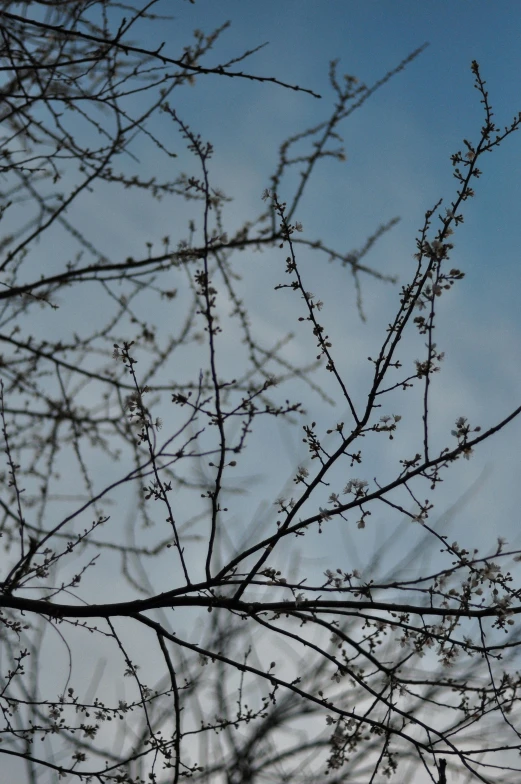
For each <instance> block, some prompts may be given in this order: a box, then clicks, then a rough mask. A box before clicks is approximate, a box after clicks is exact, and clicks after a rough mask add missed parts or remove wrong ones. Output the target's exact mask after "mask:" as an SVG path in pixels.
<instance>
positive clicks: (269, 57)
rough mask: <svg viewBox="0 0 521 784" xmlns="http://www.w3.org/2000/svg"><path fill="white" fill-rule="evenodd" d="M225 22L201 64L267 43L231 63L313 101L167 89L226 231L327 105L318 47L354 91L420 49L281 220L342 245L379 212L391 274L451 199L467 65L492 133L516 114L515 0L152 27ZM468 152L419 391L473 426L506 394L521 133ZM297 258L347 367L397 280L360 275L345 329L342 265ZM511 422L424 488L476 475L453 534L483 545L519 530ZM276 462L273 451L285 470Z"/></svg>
mask: <svg viewBox="0 0 521 784" xmlns="http://www.w3.org/2000/svg"><path fill="white" fill-rule="evenodd" d="M227 19H230V20H231V22H232V25H231V27H230V29H229V30H227V31H226V32H225V33H224V34H223V37H222V38H221V39H220V43H219V44H218V45H217V47H216V50H215V52H214V55H213V58H212V57H210V61H211V62H214V63H216V64H217V63H219V62H222V61H223V60H224V59H225V58H227V57H231V56H234V55H237V54H239V53H240V52H241V51H243V50H244V49H251V48H253V47H255V46H257V45H259V44H261V43H264V42H266V41H267V42H269V46H266V47H265V48H264V49H262V50H261V51H260V52H258V53H257V54H255V55H253V56H252V57H251V58H250V59H249V60H247V61H246V63H244V66H243V67H244V70H246V71H248V72H252V73H257V74H262V75H269V76H271V75H273V76H277V77H278V78H281V79H283V80H285V81H287V82H290V83H292V84H299V85H301V86H305V87H309V88H311V89H313V90H315V91H316V92H319V93H320V94H322V96H323V98H322V100H320V101H319V100H316V99H314V98H312V97H310V96H308V95H305V94H302V93H293V92H289V91H287V90H283V89H281V88H277V87H274V86H272V85H267V84H251V83H250V82H242V83H239V82H238V80H230V82H229V83H228V84H223V80H217V79H215V78H213V77H208V78H207V79H201V80H198V83H197V86H196V87H195V88H194V89H193V90H187V91H185V93H180V94H179V96H180V98H181V104H182V110H183V112H184V113H185V114H184V117H185V118H186V119H188V120H189V121H190V122H191V123H192V125H193V127H194V128H195V129H196V130H198V131H199V132H201V133H202V135H203V138H209V139H211V141H212V143H213V144H214V146H215V155H214V159H213V162H212V167H213V172H214V174H215V178H216V182H218V183H219V184H220V185H222V187H223V189H224V190H225V192H227V193H229V195H232V196H235V198H236V201H235V202H234V204H233V205H232V207H231V210H230V213H229V216H230V218H231V219H232V221H233V220H235V219H236V221H237V225H238V224H239V223H240V220H241V219H242V218H245V217H250V216H251V214H252V212H253V214H255V212H256V211H257V210H258V207H257V201H258V199H259V197H260V194H261V193H262V190H263V188H264V187H266V186H267V185H268V184H269V183H268V182H267V174H269V173H270V172H271V170H272V168H273V166H274V164H275V162H276V160H277V158H276V155H277V149H278V146H279V144H280V142H281V141H282V140H284V139H285V138H286V136H287V135H289V134H291V133H295V132H297V131H299V130H302V129H304V128H306V127H308V126H309V125H312V124H314V123H316V122H318V121H320V120H322V119H323V118H324V117H326V116H327V112H328V108H329V106H330V105H331V101H332V91H331V89H330V87H329V84H328V79H327V71H328V63H329V61H330V60H331V59H333V58H339V59H340V64H339V73H341V74H342V73H349V74H353V75H356V76H357V77H358V78H359V79H360V80H361V81H363V82H365V83H366V84H367V85H371V84H372V83H373V82H374V81H376V80H377V79H379V78H381V77H382V76H383V75H384V74H385V73H386V72H387V71H388V70H390V69H392V68H394V67H395V66H396V65H397V64H398V63H399V62H400V61H401V60H402V59H403V58H405V57H406V56H407V55H408V54H409V53H410V52H412V51H413V50H415V49H416V48H418V47H419V46H421V45H422V44H424V43H426V42H427V43H428V44H429V46H428V47H427V49H426V50H425V51H424V52H423V53H422V54H421V55H420V56H419V57H418V58H417V59H416V60H415V61H414V62H412V63H410V64H409V65H408V66H407V67H406V69H405V70H404V71H402V72H401V73H399V74H398V75H397V76H395V77H393V79H392V80H391V81H390V82H389V83H388V84H386V85H385V86H384V87H383V88H382V89H381V90H379V91H378V92H377V93H376V95H375V96H374V97H373V98H371V99H370V101H369V102H368V103H367V104H365V105H364V106H363V107H362V108H361V109H360V110H359V111H357V112H356V113H355V114H354V115H353V116H352V117H350V118H349V119H348V120H347V121H346V122H345V123H344V125H343V126H341V128H340V132H341V133H342V134H343V136H344V140H345V146H346V152H347V162H346V163H345V164H343V166H341V165H338V163H336V162H332V163H330V162H326V163H324V162H323V163H322V164H321V165H320V166H319V167H318V171H317V172H316V174H315V179H314V185H313V187H312V188H310V189H309V191H308V193H307V196H306V198H305V199H304V200H303V202H302V204H301V208H300V210H299V214H298V215H296V216H295V217H296V218H297V219H298V220H300V221H302V223H303V226H304V232H305V235H306V236H312V237H318V236H322V237H325V238H327V240H328V241H329V242H330V243H331V244H332V245H333V246H334V247H337V248H339V249H343V250H346V251H348V250H351V249H353V248H357V247H360V246H361V245H362V244H363V242H364V239H365V238H366V237H367V236H368V235H369V234H370V233H371V232H372V231H374V229H375V228H376V226H377V225H379V224H380V223H382V222H384V221H387V220H389V219H390V218H391V217H393V216H395V215H398V216H400V218H401V222H400V224H399V225H398V226H397V227H396V228H395V229H394V230H393V231H392V233H391V234H389V235H387V236H386V238H384V239H383V240H382V241H381V243H380V244H378V245H377V246H376V247H375V249H374V251H373V252H372V254H370V256H369V257H368V259H367V261H368V262H370V263H372V264H373V265H374V266H375V267H376V268H377V269H380V270H382V271H386V272H390V273H397V274H398V275H399V277H400V280H401V281H402V282H403V281H405V280H406V279H407V276H408V274H409V272H410V270H412V254H413V253H414V252H415V242H414V240H415V236H416V234H417V230H418V229H419V227H420V226H421V225H422V222H423V216H424V212H425V210H426V209H428V208H430V207H432V206H433V205H434V204H435V202H436V201H437V200H438V199H439V198H440V197H444V199H445V206H448V202H449V201H450V200H451V199H452V198H453V196H454V193H455V186H456V181H455V180H454V179H453V177H452V167H451V164H450V156H451V154H453V153H454V152H456V151H457V150H460V149H462V148H463V143H462V139H463V138H468V139H470V140H471V141H473V140H477V137H478V133H479V128H480V126H481V123H482V121H483V113H482V108H481V106H480V104H479V95H478V93H477V91H476V90H475V88H474V86H473V77H472V74H471V71H470V64H471V61H472V60H473V59H476V60H477V61H478V62H479V64H480V67H481V73H482V76H483V77H484V78H485V79H486V81H487V86H488V89H489V91H490V99H491V102H492V106H493V109H494V112H495V119H496V120H497V122H498V124H499V125H500V127H504V126H505V125H506V124H508V123H509V122H510V121H511V120H512V119H513V117H514V116H515V115H517V112H518V111H519V110H521V89H520V81H521V79H520V74H521V49H520V47H519V40H520V33H521V8H520V7H519V5H518V4H517V3H515V2H504V3H499V4H492V3H490V2H484V1H482V0H473V1H472V2H470V1H462V2H431V3H418V2H416V1H415V0H411V1H410V2H406V1H402V0H400V2H394V3H390V2H383V1H382V2H381V1H379V0H372V1H371V2H346V1H343V0H328V2H322V3H318V2H311V1H310V2H308V1H307V0H297V1H295V2H289V1H288V2H284V3H280V2H275V1H274V0H272V1H270V0H267V2H262V3H260V2H258V3H252V2H250V3H244V2H241V1H240V0H226V1H225V2H220V3H214V2H211V0H197V2H196V3H195V4H193V5H192V4H190V3H180V4H179V5H178V6H177V7H176V9H175V19H174V20H172V21H171V22H169V23H165V25H164V29H165V30H168V31H170V30H171V31H172V35H171V38H170V39H169V37H168V36H167V35H165V36H163V37H164V38H166V40H167V43H166V44H165V46H166V48H167V49H168V47H169V42H171V43H172V49H173V50H175V49H176V46H177V42H178V41H184V40H186V39H187V36H188V35H189V33H190V31H191V30H192V29H193V28H194V27H201V28H202V29H203V30H204V31H205V32H206V31H209V30H210V29H212V28H213V27H215V26H217V25H219V24H222V22H224V21H225V20H227ZM154 40H155V41H156V42H157V43H159V41H158V40H157V39H154ZM183 101H184V102H185V103H184V105H183ZM482 164H483V165H482V166H481V167H480V168H482V170H483V176H482V177H481V179H480V180H479V181H477V182H476V192H477V195H476V198H475V199H473V200H471V201H470V202H468V203H467V208H466V210H465V223H464V225H463V226H462V227H460V229H459V230H458V232H457V233H456V235H455V236H454V237H453V240H454V243H455V249H454V251H453V254H452V257H451V263H452V264H453V265H454V266H457V267H459V268H461V269H462V270H464V272H465V274H466V277H465V279H464V281H462V283H461V284H460V285H458V286H457V287H455V289H454V291H453V292H451V293H450V295H449V296H447V297H446V298H444V300H443V302H441V303H440V306H439V314H440V316H442V314H446V315H445V316H442V318H441V319H440V325H439V327H438V340H439V346H440V348H441V349H442V350H445V352H446V359H445V362H444V365H443V367H442V372H441V373H440V375H439V379H438V380H437V381H438V391H437V392H436V395H437V397H436V401H437V404H438V413H439V416H440V417H441V420H440V421H441V422H442V423H443V427H444V428H445V427H446V428H450V426H451V425H452V424H453V422H454V419H455V418H456V416H459V415H460V414H467V415H468V416H469V418H470V419H471V421H472V422H474V423H475V424H478V423H479V424H481V425H482V426H483V427H485V426H486V425H490V424H491V423H492V422H493V421H494V418H495V417H497V418H500V417H501V416H502V415H504V414H506V413H507V412H508V411H509V410H511V409H512V408H514V407H515V406H516V405H517V404H518V403H519V393H520V389H521V372H520V367H519V359H518V358H519V349H518V347H519V343H520V337H521V335H520V332H521V319H520V317H519V286H520V275H519V247H520V235H521V221H520V218H519V209H520V208H519V205H520V203H521V186H520V182H521V176H520V175H521V134H519V133H517V134H514V135H513V136H512V137H510V138H509V139H508V140H506V142H505V143H504V145H503V146H502V148H500V149H499V150H497V151H494V153H493V154H491V155H489V156H486V158H485V159H482ZM279 195H280V197H281V198H285V197H286V194H285V193H281V194H279ZM158 220H162V218H160V217H159V216H158ZM254 263H255V262H254ZM303 263H304V264H306V263H307V261H306V259H305V258H303ZM312 264H315V262H310V267H309V268H308V267H305V271H306V274H307V275H308V278H307V280H308V281H310V288H311V290H313V291H314V292H315V293H316V294H317V295H318V294H319V293H320V295H321V297H322V298H323V299H324V300H325V302H326V304H330V305H331V307H332V308H333V307H334V308H335V310H334V313H336V314H337V316H336V318H339V319H343V318H345V335H346V350H347V351H348V353H349V354H350V357H349V363H350V367H351V366H352V367H353V368H354V370H353V372H354V373H355V375H356V372H357V370H356V369H357V368H358V367H359V366H360V364H361V363H362V364H363V362H364V361H365V357H366V356H367V355H368V354H370V353H371V349H372V350H373V351H374V350H375V346H376V345H378V340H379V339H380V336H381V335H382V328H385V323H386V320H388V319H389V318H390V316H391V315H392V311H393V310H394V307H395V302H396V292H394V293H393V292H392V290H391V289H390V288H389V287H387V286H384V285H381V284H377V285H375V284H374V283H373V282H369V283H367V285H366V286H365V287H364V306H365V310H366V313H367V316H368V321H367V324H365V325H362V324H360V322H359V320H358V319H357V317H356V314H355V313H354V307H353V302H354V298H353V296H352V294H351V293H350V292H349V293H348V290H349V286H350V284H349V281H348V282H347V283H344V284H342V278H341V275H342V273H339V272H338V270H334V269H333V267H332V266H329V267H327V266H326V267H325V268H324V267H321V268H320V269H319V270H317V269H316V267H315V268H313V266H312ZM248 272H249V274H252V275H253V281H254V285H255V281H257V282H258V281H259V280H261V278H262V275H263V274H264V273H259V275H260V277H259V278H256V277H255V273H252V270H251V268H250V267H248ZM336 275H340V277H338V278H336V277H335V276H336ZM329 276H331V277H330V279H328V278H329ZM344 280H345V277H344ZM321 287H322V288H321ZM271 299H273V302H272V301H271ZM271 299H270V301H269V302H264V303H263V308H264V309H265V313H266V324H265V328H266V329H269V328H270V327H272V326H273V325H277V326H278V324H279V322H280V324H281V325H282V322H283V319H284V317H285V316H287V312H286V308H285V307H282V308H281V305H280V300H279V301H277V300H276V299H275V297H273V298H271ZM333 318H334V317H333ZM331 323H332V322H331V321H330V322H328V326H330V325H331ZM340 323H341V321H340V322H337V326H338V325H339V324H340ZM336 334H337V335H342V334H343V333H342V331H340V332H337V333H336ZM336 348H337V351H338V348H339V346H338V344H337V345H336ZM337 356H338V354H337ZM361 388H362V387H361ZM312 405H313V404H311V406H312ZM311 413H312V414H313V413H314V412H313V410H312V409H311ZM445 432H447V430H446V429H444V430H443V433H445ZM520 434H521V430H520V425H519V424H518V423H514V425H512V426H511V427H510V428H509V430H508V431H507V432H504V433H502V434H500V435H499V436H497V437H495V438H494V439H493V440H491V441H489V442H488V444H487V446H486V447H485V448H484V449H482V450H481V452H480V453H478V454H476V455H475V457H474V459H473V460H471V461H469V463H466V464H465V466H463V465H462V466H461V467H460V466H458V468H457V469H456V471H455V476H454V481H453V484H452V485H451V483H450V482H447V484H446V486H445V487H444V489H443V491H442V493H440V497H442V496H443V493H446V496H445V498H446V503H447V504H449V505H450V503H452V502H454V501H456V500H457V498H458V497H460V496H461V494H462V493H464V492H465V490H466V489H468V487H469V486H470V485H472V483H473V482H474V481H476V480H477V479H478V477H480V476H483V474H482V472H483V471H485V474H486V480H485V479H483V480H482V481H481V482H480V483H479V486H480V488H481V489H480V491H479V492H477V493H476V497H475V501H474V502H472V501H471V502H470V508H469V509H468V511H467V513H466V515H465V519H466V522H464V521H463V519H461V520H460V524H461V526H462V533H465V531H467V532H468V530H469V525H472V530H473V536H475V537H476V538H477V539H478V540H479V541H480V542H481V541H482V543H485V542H488V543H489V544H491V542H492V541H493V540H494V537H495V535H497V534H498V533H503V532H504V533H505V534H506V535H507V537H508V538H509V539H512V538H513V537H514V536H515V535H516V534H517V531H518V529H519V512H518V510H519V506H520V501H521V498H520V489H519V481H518V475H519V448H518V443H519V436H520ZM288 438H289V439H291V436H288ZM294 438H295V440H294V457H293V465H294V462H295V459H298V458H297V455H298V454H299V446H298V442H299V438H298V437H297V436H296V435H295V437H294ZM291 462H292V460H291V459H290V457H289V455H288V469H289V466H290V464H291ZM456 475H457V476H456ZM442 509H443V505H442V508H441V509H440V512H441V511H442ZM478 514H479V521H478V518H477V515H478ZM492 519H493V523H492ZM505 529H506V530H505Z"/></svg>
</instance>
